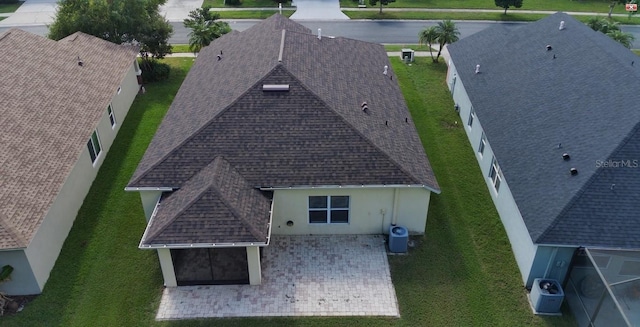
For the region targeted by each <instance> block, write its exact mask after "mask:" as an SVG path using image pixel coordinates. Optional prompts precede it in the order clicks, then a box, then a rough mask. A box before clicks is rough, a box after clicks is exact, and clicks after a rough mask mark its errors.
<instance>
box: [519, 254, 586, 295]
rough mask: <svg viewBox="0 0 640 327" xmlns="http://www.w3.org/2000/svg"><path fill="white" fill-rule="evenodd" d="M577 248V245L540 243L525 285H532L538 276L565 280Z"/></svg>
mask: <svg viewBox="0 0 640 327" xmlns="http://www.w3.org/2000/svg"><path fill="white" fill-rule="evenodd" d="M576 249H577V247H556V246H542V245H539V246H538V247H537V251H536V255H535V259H534V260H533V264H532V266H531V273H530V274H529V278H528V279H527V281H526V284H525V285H526V286H527V287H528V288H529V287H531V285H532V284H533V280H534V279H536V278H551V279H555V280H558V281H559V282H560V283H562V282H564V279H565V278H566V277H567V273H568V272H569V264H571V259H572V258H573V254H574V253H575V251H576Z"/></svg>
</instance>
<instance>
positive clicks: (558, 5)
mask: <svg viewBox="0 0 640 327" xmlns="http://www.w3.org/2000/svg"><path fill="white" fill-rule="evenodd" d="M365 3H366V4H367V7H372V6H369V2H368V0H367V1H365ZM610 3H611V2H610V1H609V0H580V1H575V0H524V1H523V2H522V8H520V10H553V11H586V12H601V13H607V12H609V4H610ZM340 6H341V7H357V6H358V2H357V1H353V0H340ZM378 6H379V5H378ZM383 7H384V6H383ZM386 7H388V8H454V9H501V8H500V7H496V5H495V3H494V2H493V1H487V0H396V2H392V3H391V4H389V5H388V6H386ZM383 10H384V9H383ZM517 10H519V9H518V8H513V7H511V8H509V10H508V11H507V12H510V11H517ZM624 12H625V11H624V6H623V5H616V7H615V8H614V13H624Z"/></svg>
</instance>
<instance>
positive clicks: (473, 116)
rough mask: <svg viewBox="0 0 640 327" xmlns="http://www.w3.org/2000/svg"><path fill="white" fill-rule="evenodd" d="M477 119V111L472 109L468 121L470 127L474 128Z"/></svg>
mask: <svg viewBox="0 0 640 327" xmlns="http://www.w3.org/2000/svg"><path fill="white" fill-rule="evenodd" d="M475 118H476V111H475V110H473V107H471V110H470V111H469V120H468V121H467V125H468V126H469V127H472V126H473V120H474V119H475Z"/></svg>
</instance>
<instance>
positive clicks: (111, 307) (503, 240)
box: [1, 58, 575, 327]
mask: <svg viewBox="0 0 640 327" xmlns="http://www.w3.org/2000/svg"><path fill="white" fill-rule="evenodd" d="M165 61H166V62H168V63H170V64H171V65H172V75H171V79H170V80H169V81H168V82H164V83H157V84H151V85H148V86H147V93H146V94H145V95H141V96H139V97H138V98H137V99H136V101H135V103H134V105H133V107H132V108H131V110H130V112H129V116H128V117H127V120H126V121H125V122H124V124H123V126H122V130H121V131H120V133H119V135H118V138H117V139H116V141H115V143H114V145H113V147H112V148H111V151H110V153H109V155H108V156H107V159H106V161H105V163H104V164H103V165H102V168H101V170H100V173H99V175H98V177H97V179H96V181H95V182H94V185H93V187H92V188H91V191H90V193H89V195H88V197H87V199H86V200H85V203H84V205H83V207H82V209H81V210H80V213H79V215H78V218H77V219H76V223H75V224H74V226H73V229H72V231H71V233H70V234H69V237H68V238H67V241H66V242H65V245H64V247H63V249H62V253H61V255H60V257H59V258H58V261H57V264H56V266H55V268H54V269H53V271H52V274H51V278H50V279H49V282H48V283H47V285H46V287H45V290H44V293H43V295H41V296H39V297H38V298H37V299H36V300H35V301H34V302H32V303H31V304H30V305H28V306H27V308H26V309H25V310H24V311H23V312H22V313H20V314H19V315H17V316H14V317H3V318H2V320H1V321H2V325H3V326H65V327H67V326H69V327H73V326H82V327H84V326H118V327H119V326H185V327H186V326H211V325H224V326H265V327H270V326H273V327H276V326H278V327H279V326H327V327H328V326H349V327H358V326H363V327H377V326H380V327H383V326H385V327H386V326H406V327H413V326H573V325H574V324H575V323H574V322H573V320H572V318H571V317H570V316H567V315H565V317H561V318H558V317H538V316H534V315H533V314H532V313H531V311H530V310H529V308H528V304H527V302H526V298H525V292H524V290H523V288H522V283H521V281H520V277H519V274H518V270H517V267H516V264H515V261H514V259H513V255H512V252H511V248H510V245H509V242H508V240H507V237H506V236H505V234H504V230H503V228H502V225H501V223H500V221H499V219H498V216H497V214H496V211H495V209H494V207H493V205H492V202H491V199H490V197H489V194H488V190H487V188H486V185H485V183H484V181H483V176H482V175H481V173H480V170H479V168H478V166H477V164H476V161H475V158H474V154H473V150H472V149H471V147H470V146H469V144H468V142H467V139H466V136H465V133H464V131H463V129H462V127H461V126H462V123H461V122H460V121H459V118H458V116H457V115H456V114H455V111H454V110H453V102H452V100H451V96H450V94H449V92H448V90H447V88H446V85H445V73H446V67H445V65H444V64H442V63H441V64H431V63H430V61H431V59H430V58H417V61H416V62H415V63H414V64H412V65H411V66H408V65H405V64H403V63H402V62H401V61H400V59H399V58H391V62H392V65H393V68H394V71H395V73H396V75H397V77H398V80H399V81H400V84H401V87H402V90H403V93H404V95H405V98H406V100H407V103H408V105H409V107H410V109H411V113H412V116H413V118H414V121H415V122H416V126H417V128H418V130H419V133H420V137H421V138H422V141H423V143H424V144H425V148H426V150H427V153H428V155H429V159H430V160H431V164H432V166H433V169H434V171H435V173H436V175H437V178H438V181H439V182H440V185H441V187H442V194H441V195H434V196H432V198H431V204H430V211H429V218H428V222H427V230H426V235H425V236H424V237H423V238H421V239H420V240H419V242H418V246H417V247H416V249H414V250H413V251H412V252H411V254H410V255H409V256H392V257H390V258H389V261H390V266H391V274H392V278H393V282H394V285H395V287H396V292H397V297H398V301H399V304H400V311H401V316H402V317H401V318H400V319H392V318H371V317H335V318H327V317H313V318H252V319H209V320H205V319H201V320H191V321H164V322H156V321H155V320H154V316H155V311H156V310H157V307H158V301H159V298H160V294H161V289H162V277H161V273H160V268H159V265H158V260H157V257H156V255H155V253H154V252H152V251H143V250H139V249H138V248H137V245H138V242H139V240H140V237H141V235H142V232H143V231H144V226H145V223H144V214H143V212H142V208H141V204H140V200H139V197H138V195H137V194H135V193H127V192H124V191H123V188H124V186H125V185H126V183H127V181H128V180H129V178H130V176H131V174H132V173H133V171H134V170H135V167H136V165H137V163H138V161H139V160H140V159H141V157H142V155H143V153H144V151H145V148H146V147H147V144H148V143H149V142H150V140H151V138H152V136H153V134H154V132H155V129H156V128H157V126H158V124H159V123H160V121H161V119H162V117H163V115H164V113H165V112H166V110H167V108H168V106H169V104H170V103H171V101H172V99H173V96H174V94H175V92H176V91H177V89H178V87H179V85H180V83H181V81H182V79H183V78H184V76H185V74H186V72H187V70H188V68H189V67H190V65H191V63H192V62H193V61H192V58H171V59H167V60H165ZM456 122H457V124H456Z"/></svg>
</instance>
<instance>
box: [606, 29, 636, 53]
mask: <svg viewBox="0 0 640 327" xmlns="http://www.w3.org/2000/svg"><path fill="white" fill-rule="evenodd" d="M607 35H608V36H609V37H610V38H612V39H614V40H615V41H617V42H620V43H621V44H622V45H624V46H625V47H627V48H628V49H631V45H632V43H633V40H635V37H634V36H633V34H631V33H625V32H623V31H620V30H617V31H616V30H613V31H609V32H608V33H607Z"/></svg>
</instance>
